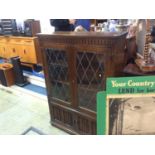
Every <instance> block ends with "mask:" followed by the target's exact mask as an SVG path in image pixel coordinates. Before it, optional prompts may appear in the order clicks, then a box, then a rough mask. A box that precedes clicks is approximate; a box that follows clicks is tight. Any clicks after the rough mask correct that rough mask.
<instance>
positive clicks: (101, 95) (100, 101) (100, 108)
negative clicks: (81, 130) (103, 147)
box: [97, 91, 107, 135]
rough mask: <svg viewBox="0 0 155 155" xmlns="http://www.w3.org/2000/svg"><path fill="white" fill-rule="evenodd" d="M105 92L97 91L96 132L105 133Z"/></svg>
mask: <svg viewBox="0 0 155 155" xmlns="http://www.w3.org/2000/svg"><path fill="white" fill-rule="evenodd" d="M106 96H107V95H106V92H105V91H101V92H98V93H97V134H98V135H105V134H106V115H107V114H106V98H107V97H106Z"/></svg>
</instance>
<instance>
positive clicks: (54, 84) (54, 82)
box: [46, 48, 71, 104]
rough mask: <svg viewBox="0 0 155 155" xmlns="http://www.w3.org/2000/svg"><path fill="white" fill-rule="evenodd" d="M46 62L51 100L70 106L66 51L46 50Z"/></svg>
mask: <svg viewBox="0 0 155 155" xmlns="http://www.w3.org/2000/svg"><path fill="white" fill-rule="evenodd" d="M46 60H47V64H48V66H47V67H48V73H49V79H50V83H51V88H50V91H51V98H52V99H53V100H57V101H61V102H63V103H65V104H71V86H70V80H69V79H70V77H69V65H68V61H69V60H68V52H67V50H61V49H54V48H48V49H46Z"/></svg>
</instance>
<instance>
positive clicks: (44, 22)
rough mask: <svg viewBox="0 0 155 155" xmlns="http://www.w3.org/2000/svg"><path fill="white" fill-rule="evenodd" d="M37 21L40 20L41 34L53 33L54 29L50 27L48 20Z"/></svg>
mask: <svg viewBox="0 0 155 155" xmlns="http://www.w3.org/2000/svg"><path fill="white" fill-rule="evenodd" d="M38 20H40V25H41V32H42V33H52V32H54V27H53V26H51V25H50V20H49V19H38Z"/></svg>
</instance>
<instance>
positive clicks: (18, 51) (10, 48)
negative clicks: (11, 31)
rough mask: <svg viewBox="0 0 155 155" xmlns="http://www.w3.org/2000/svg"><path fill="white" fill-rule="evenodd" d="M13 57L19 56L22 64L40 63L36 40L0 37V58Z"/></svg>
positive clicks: (32, 38)
mask: <svg viewBox="0 0 155 155" xmlns="http://www.w3.org/2000/svg"><path fill="white" fill-rule="evenodd" d="M15 56H19V57H20V60H21V62H23V63H30V64H39V63H41V54H40V48H39V44H38V38H37V37H20V36H0V57H2V58H6V59H9V58H11V57H15Z"/></svg>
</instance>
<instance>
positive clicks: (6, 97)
mask: <svg viewBox="0 0 155 155" xmlns="http://www.w3.org/2000/svg"><path fill="white" fill-rule="evenodd" d="M31 126H33V127H35V128H37V129H38V130H40V131H42V132H43V133H45V134H47V135H68V134H67V133H66V132H64V131H62V130H60V129H58V128H55V127H53V126H51V125H50V118H49V109H48V103H47V100H44V99H41V98H38V97H34V96H33V95H30V94H25V93H23V92H18V91H15V92H14V91H12V90H9V88H7V89H5V88H4V87H2V86H0V135H21V134H22V133H23V132H24V131H25V130H27V129H28V128H29V127H31Z"/></svg>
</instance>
